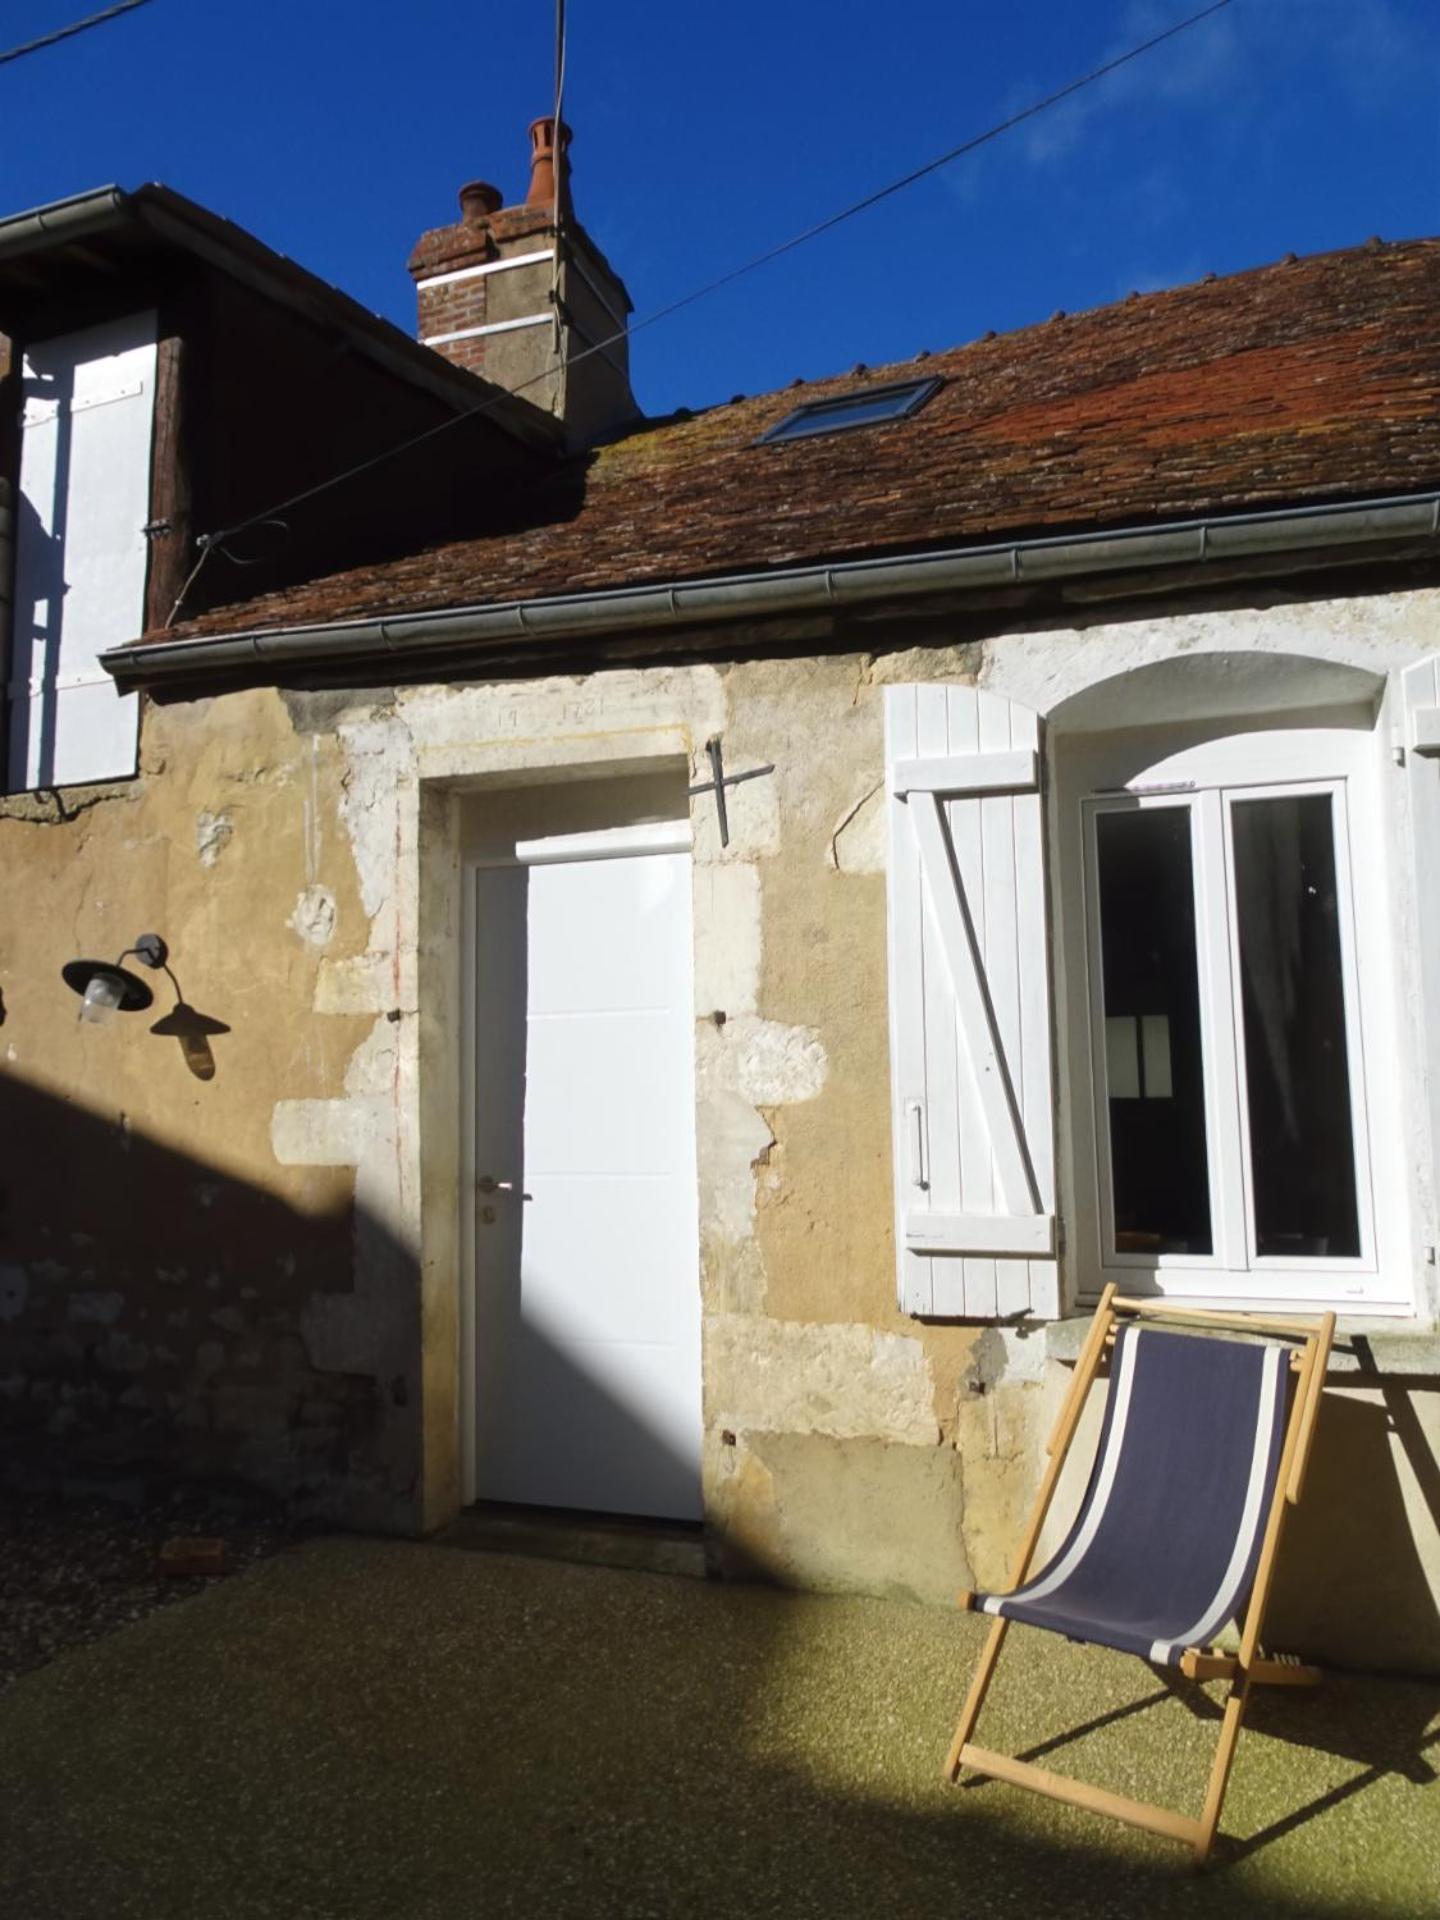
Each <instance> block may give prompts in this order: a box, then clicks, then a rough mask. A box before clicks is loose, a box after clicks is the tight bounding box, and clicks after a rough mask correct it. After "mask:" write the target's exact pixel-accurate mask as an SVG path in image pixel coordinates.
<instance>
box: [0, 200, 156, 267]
mask: <svg viewBox="0 0 1440 1920" xmlns="http://www.w3.org/2000/svg"><path fill="white" fill-rule="evenodd" d="M127 197H128V196H127V195H126V194H124V193H123V192H122V191H121V190H120V188H119V187H95V188H93V189H92V190H91V191H90V192H89V193H77V194H73V195H72V196H71V198H70V199H68V200H54V201H52V202H51V203H50V205H49V206H47V207H35V208H32V209H31V211H30V212H29V213H12V214H7V215H6V217H5V218H4V219H0V260H7V259H10V258H11V257H12V256H13V255H15V254H19V253H28V252H29V251H30V249H31V248H32V247H33V246H34V245H35V242H36V241H37V240H53V241H55V242H56V243H57V244H58V243H60V242H61V241H65V240H82V239H84V237H85V235H86V234H87V233H98V232H100V231H101V230H102V229H103V228H105V227H108V226H110V225H111V223H112V222H113V221H114V219H115V216H116V215H117V214H118V213H119V212H120V211H121V210H122V209H123V207H124V205H125V202H126V199H127Z"/></svg>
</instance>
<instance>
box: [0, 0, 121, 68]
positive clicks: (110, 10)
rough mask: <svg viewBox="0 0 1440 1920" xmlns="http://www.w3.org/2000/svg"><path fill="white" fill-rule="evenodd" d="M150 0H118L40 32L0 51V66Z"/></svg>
mask: <svg viewBox="0 0 1440 1920" xmlns="http://www.w3.org/2000/svg"><path fill="white" fill-rule="evenodd" d="M149 4H150V0H120V4H119V5H118V6H115V7H106V9H105V11H104V12H103V13H92V14H91V15H90V16H89V18H88V19H85V20H72V21H71V23H70V25H69V26H68V27H57V28H56V29H55V31H54V33H42V34H41V36H40V38H39V39H38V40H27V41H26V42H25V44H24V46H23V47H11V48H10V50H9V52H8V53H0V67H3V66H6V65H7V64H8V63H9V62H10V61H11V60H20V59H23V58H24V56H25V55H26V54H27V53H39V52H41V50H42V49H43V48H45V47H53V46H56V45H57V44H58V43H59V42H60V41H61V40H73V39H74V37H75V35H76V34H77V33H85V32H86V31H87V30H88V29H89V28H91V27H103V26H104V24H105V22H106V21H107V20H118V19H119V17H120V15H121V14H122V13H134V11H135V9H136V8H137V7H147V6H149Z"/></svg>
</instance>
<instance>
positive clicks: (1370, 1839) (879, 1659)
mask: <svg viewBox="0 0 1440 1920" xmlns="http://www.w3.org/2000/svg"><path fill="white" fill-rule="evenodd" d="M981 1631H983V1629H982V1628H981V1627H980V1626H979V1624H978V1623H977V1622H975V1621H974V1620H972V1619H969V1618H966V1617H962V1616H958V1615H950V1614H948V1613H946V1612H943V1611H937V1610H930V1609H923V1608H918V1607H906V1606H902V1605H895V1604H891V1603H886V1602H882V1601H876V1600H865V1599H848V1598H843V1599H835V1598H821V1597H814V1596H797V1595H787V1594H781V1593H776V1592H774V1591H771V1590H766V1589H763V1588H757V1587H738V1586H734V1587H727V1586H713V1585H706V1584H704V1583H702V1582H699V1581H694V1580H684V1579H673V1578H665V1577H663V1576H653V1575H644V1574H636V1573H621V1572H614V1571H611V1570H605V1569H597V1568H589V1567H575V1566H566V1565H561V1564H555V1563H548V1562H536V1561H526V1560H521V1559H516V1558H511V1557H490V1556H485V1555H479V1554H472V1553H457V1552H450V1551H447V1550H445V1549H443V1548H440V1547H434V1546H422V1545H413V1544H406V1543H400V1542H380V1541H362V1540H354V1539H349V1540H342V1539H333V1540H328V1541H323V1542H317V1543H313V1544H311V1545H309V1546H307V1547H305V1548H303V1549H301V1550H299V1551H297V1552H292V1553H289V1554H286V1555H283V1556H281V1557H280V1558H278V1559H276V1560H272V1561H270V1562H268V1563H266V1564H265V1565H263V1566H261V1567H259V1568H257V1569H255V1570H254V1571H252V1572H251V1573H249V1574H247V1575H245V1576H244V1577H243V1578H241V1579H237V1580H235V1581H233V1582H231V1583H229V1584H228V1585H226V1586H224V1587H220V1588H217V1589H215V1590H214V1591H212V1592H210V1593H208V1594H206V1595H205V1596H204V1597H203V1598H201V1599H199V1600H198V1601H196V1602H195V1604H193V1605H191V1606H186V1607H182V1608H176V1609H173V1610H170V1611H168V1612H166V1613H164V1614H156V1615H153V1616H152V1617H150V1618H149V1619H147V1620H144V1621H142V1622H140V1623H139V1624H137V1625H136V1626H134V1627H132V1628H130V1629H128V1630H126V1631H125V1632H123V1633H120V1634H116V1635H114V1636H112V1637H111V1638H110V1639H108V1640H106V1641H104V1642H103V1643H101V1644H100V1645H97V1646H94V1647H90V1648H87V1649H84V1650H82V1651H79V1652H76V1653H73V1654H71V1655H68V1656H67V1657H65V1658H63V1659H61V1660H60V1661H58V1662H57V1663H56V1664H55V1665H53V1666H52V1667H50V1668H48V1669H46V1670H45V1671H44V1672H41V1673H37V1674H33V1675H31V1676H29V1677H28V1678H26V1679H24V1680H22V1681H21V1682H20V1683H18V1684H17V1685H16V1686H15V1687H13V1688H12V1689H11V1691H10V1693H9V1695H8V1696H7V1697H6V1699H5V1700H4V1701H3V1703H0V1810H3V1811H0V1826H3V1828H4V1833H3V1838H0V1911H3V1912H4V1914H5V1915H6V1916H7V1920H41V1917H42V1916H44V1920H51V1917H52V1916H55V1915H60V1914H63V1915H65V1916H66V1920H87V1917H88V1916H92V1915H94V1916H100V1915H104V1916H105V1917H106V1920H114V1917H117V1916H123V1915H145V1916H147V1917H148V1916H153V1915H160V1914H163V1915H166V1916H175V1920H183V1917H184V1916H188V1915H191V1914H195V1915H198V1914H201V1913H203V1914H205V1915H207V1916H208V1915H212V1914H217V1913H218V1914H223V1915H225V1916H226V1920H252V1916H254V1917H257V1920H258V1916H262V1915H263V1916H276V1915H283V1916H286V1920H300V1917H301V1916H341V1915H343V1916H346V1920H364V1917H365V1916H367V1915H371V1914H374V1915H380V1914H385V1915H387V1916H407V1917H408V1916H416V1917H417V1920H421V1917H423V1920H430V1916H435V1920H439V1917H440V1916H445V1920H452V1917H453V1916H464V1915H471V1914H475V1915H480V1914H483V1915H487V1916H488V1915H492V1914H515V1915H526V1916H531V1915H534V1916H541V1915H543V1916H547V1920H548V1917H549V1916H565V1915H572V1914H573V1915H579V1914H585V1915H590V1916H596V1915H601V1916H603V1915H612V1914H613V1915H624V1916H626V1917H627V1920H629V1917H630V1916H635V1917H636V1920H640V1917H642V1916H650V1915H656V1916H660V1915H664V1916H669V1915H677V1916H678V1915H682V1914H683V1915H692V1914H693V1915H705V1916H707V1917H708V1920H723V1917H725V1916H731V1915H735V1916H739V1915H742V1914H743V1915H747V1916H752V1915H753V1916H760V1915H783V1916H806V1915H811V1914H814V1915H817V1916H818V1915H825V1916H826V1917H827V1920H834V1917H835V1916H837V1915H851V1914H854V1915H866V1916H870V1915H888V1914H892V1913H902V1912H912V1911H913V1912H917V1913H922V1912H923V1913H932V1914H947V1913H966V1914H975V1915H1004V1914H1011V1913H1013V1914H1016V1915H1025V1916H1026V1920H1036V1917H1037V1916H1045V1915H1052V1914H1053V1915H1059V1914H1067V1915H1068V1914H1075V1913H1082V1912H1084V1913H1103V1914H1106V1915H1131V1914H1134V1915H1137V1916H1138V1915H1144V1916H1147V1917H1148V1916H1157V1915H1159V1916H1163V1915H1169V1914H1185V1915H1189V1914H1220V1913H1224V1914H1233V1913H1234V1912H1236V1911H1237V1910H1238V1909H1242V1908H1243V1910H1244V1911H1245V1912H1247V1913H1253V1914H1263V1915H1275V1916H1287V1917H1288V1916H1295V1920H1299V1916H1301V1915H1305V1916H1334V1915H1361V1914H1364V1915H1386V1916H1389V1915H1396V1916H1401V1915H1404V1916H1409V1915H1414V1916H1417V1920H1418V1916H1420V1915H1422V1914H1423V1915H1427V1916H1429V1915H1431V1914H1433V1912H1434V1889H1435V1886H1436V1884H1437V1882H1440V1786H1437V1785H1436V1784H1435V1783H1434V1782H1433V1779H1432V1778H1431V1777H1430V1776H1429V1768H1428V1766H1427V1765H1426V1764H1425V1759H1426V1753H1427V1749H1428V1754H1429V1757H1431V1758H1436V1757H1440V1693H1437V1691H1436V1690H1435V1689H1433V1688H1422V1687H1416V1686H1411V1685H1407V1684H1405V1683H1402V1682H1396V1681H1373V1680H1367V1681H1358V1680H1339V1681H1336V1682H1333V1683H1332V1684H1331V1685H1330V1686H1328V1687H1327V1688H1326V1690H1325V1691H1324V1693H1322V1694H1321V1695H1319V1696H1309V1697H1307V1698H1306V1699H1304V1700H1303V1701H1301V1700H1299V1699H1297V1698H1291V1699H1287V1700H1283V1701H1282V1700H1280V1699H1278V1697H1277V1698H1276V1699H1275V1700H1273V1701H1268V1702H1266V1703H1265V1704H1264V1705H1263V1706H1262V1707H1261V1709H1260V1710H1259V1711H1258V1712H1257V1714H1256V1724H1255V1730H1254V1731H1253V1732H1251V1733H1247V1734H1246V1735H1245V1737H1244V1738H1243V1740H1242V1742H1241V1748H1240V1758H1239V1762H1238V1765H1237V1769H1236V1775H1235V1782H1234V1786H1233V1788H1232V1791H1231V1796H1230V1800H1229V1802H1228V1805H1227V1809H1226V1819H1225V1829H1226V1832H1227V1834H1228V1836H1230V1837H1229V1838H1228V1840H1227V1841H1226V1843H1225V1844H1224V1845H1223V1846H1222V1849H1221V1851H1220V1854H1219V1857H1218V1859H1217V1861H1216V1864H1215V1865H1214V1867H1213V1868H1212V1869H1211V1871H1210V1872H1209V1873H1207V1874H1205V1875H1203V1876H1196V1875H1194V1874H1192V1873H1191V1872H1190V1871H1189V1869H1188V1867H1187V1866H1186V1865H1185V1863H1184V1860H1183V1858H1182V1857H1181V1856H1180V1855H1179V1852H1178V1850H1177V1849H1172V1848H1169V1847H1167V1846H1165V1845H1164V1844H1163V1843H1162V1842H1159V1841H1157V1840H1154V1839H1152V1838H1151V1837H1149V1836H1147V1835H1143V1834H1137V1833H1131V1832H1129V1831H1128V1830H1125V1829H1122V1828H1118V1827H1113V1826H1110V1825H1108V1824H1106V1825H1101V1824H1099V1823H1097V1822H1094V1821H1092V1820H1090V1819H1088V1818H1087V1817H1086V1816H1084V1815H1082V1814H1079V1813H1076V1812H1073V1811H1072V1810H1070V1809H1067V1808H1063V1807H1058V1806H1055V1805H1054V1804H1052V1803H1050V1802H1045V1801H1040V1800H1037V1799H1035V1798H1034V1797H1033V1796H1030V1795H1022V1794H1019V1793H1016V1792H1014V1791H1013V1790H1011V1789H1008V1788H1005V1787H1002V1786H998V1785H996V1784H994V1783H983V1784H977V1785H975V1786H973V1787H970V1788H968V1789H962V1790H960V1791H956V1790H954V1789H949V1788H945V1787H943V1786H942V1785H941V1784H940V1780H939V1768H940V1760H941V1757H942V1755H943V1753H944V1749H945V1745H946V1742H947V1739H948V1735H949V1732H950V1726H951V1721H952V1717H953V1715H954V1712H955V1710H956V1706H957V1704H958V1700H959V1698H960V1695H961V1693H962V1692H963V1688H964V1684H965V1680H966V1678H967V1676H968V1671H969V1667H970V1664H971V1661H972V1659H973V1656H974V1653H975V1651H976V1648H977V1646H978V1639H979V1635H980V1633H981ZM1012 1642H1013V1643H1014V1657H1013V1658H1011V1659H1010V1660H1008V1661H1007V1662H1004V1663H1002V1666H1001V1670H1000V1678H999V1680H998V1681H997V1684H996V1688H995V1692H994V1696H993V1699H994V1705H993V1707H992V1708H991V1709H989V1710H987V1716H986V1722H985V1737H986V1738H987V1740H989V1741H990V1742H992V1743H993V1744H996V1745H1008V1746H1010V1747H1011V1750H1012V1751H1014V1750H1024V1749H1029V1750H1035V1749H1037V1748H1039V1747H1042V1746H1046V1745H1048V1747H1049V1751H1051V1752H1052V1753H1054V1755H1055V1758H1054V1759H1053V1760H1052V1761H1050V1762H1048V1764H1052V1765H1054V1766H1057V1767H1061V1768H1063V1769H1065V1770H1067V1771H1071V1770H1073V1771H1075V1772H1080V1773H1084V1774H1085V1775H1086V1776H1087V1777H1092V1778H1095V1779H1099V1780H1102V1781H1103V1782H1104V1783H1105V1784H1108V1785H1110V1786H1113V1787H1115V1788H1117V1789H1118V1790H1120V1791H1122V1792H1129V1793H1143V1794H1145V1795H1146V1796H1153V1797H1156V1798H1160V1799H1163V1800H1168V1801H1170V1802H1171V1803H1172V1804H1177V1805H1190V1804H1198V1801H1197V1798H1196V1796H1197V1794H1198V1791H1199V1788H1200V1784H1201V1782H1202V1781H1203V1777H1204V1772H1205V1767H1206V1764H1207V1760H1208V1756H1209V1752H1210V1750H1211V1747H1212V1744H1213V1736H1214V1724H1213V1719H1212V1717H1211V1709H1210V1704H1209V1703H1208V1701H1207V1700H1206V1697H1205V1696H1203V1695H1200V1694H1198V1693H1196V1692H1194V1691H1193V1690H1175V1689H1171V1688H1166V1687H1162V1686H1160V1685H1159V1683H1158V1682H1157V1680H1156V1678H1155V1676H1154V1675H1153V1674H1151V1673H1149V1672H1147V1670H1146V1669H1145V1668H1144V1667H1142V1666H1141V1665H1139V1663H1137V1662H1135V1661H1132V1660H1127V1659H1125V1658H1124V1657H1123V1656H1120V1655H1109V1654H1104V1653H1099V1652H1096V1651H1095V1650H1093V1649H1085V1650H1081V1649H1076V1648H1072V1647H1069V1646H1067V1645H1065V1644H1064V1643H1062V1642H1059V1641H1057V1640H1054V1639H1053V1638H1052V1637H1051V1636H1048V1635H1047V1636H1032V1637H1030V1638H1029V1639H1028V1640H1027V1639H1025V1638H1024V1637H1023V1636H1022V1634H1021V1633H1018V1632H1017V1634H1015V1635H1012ZM1075 1727H1080V1728H1084V1729H1086V1730H1085V1731H1083V1732H1082V1733H1081V1735H1080V1737H1079V1738H1077V1739H1074V1740H1070V1741H1065V1742H1064V1744H1063V1747H1062V1746H1060V1745H1057V1744H1056V1742H1057V1739H1058V1738H1059V1736H1061V1734H1062V1732H1063V1730H1064V1729H1066V1728H1075Z"/></svg>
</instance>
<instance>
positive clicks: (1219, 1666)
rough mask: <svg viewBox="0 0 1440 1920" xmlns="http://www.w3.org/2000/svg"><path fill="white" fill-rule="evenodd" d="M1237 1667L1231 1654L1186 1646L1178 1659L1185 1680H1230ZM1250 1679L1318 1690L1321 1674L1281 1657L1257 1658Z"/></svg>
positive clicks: (1259, 1683) (1260, 1684)
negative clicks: (1206, 1651)
mask: <svg viewBox="0 0 1440 1920" xmlns="http://www.w3.org/2000/svg"><path fill="white" fill-rule="evenodd" d="M1239 1666H1240V1662H1239V1660H1238V1659H1237V1658H1236V1656H1235V1655H1234V1654H1233V1653H1201V1652H1200V1650H1199V1649H1198V1648H1197V1647H1187V1648H1186V1649H1185V1651H1184V1653H1182V1654H1181V1656H1180V1671H1181V1672H1182V1673H1183V1674H1184V1676H1185V1678H1186V1679H1187V1680H1199V1681H1205V1680H1233V1679H1234V1677H1235V1674H1236V1672H1237V1671H1238V1669H1239ZM1250 1678H1251V1680H1252V1681H1253V1682H1254V1684H1255V1685H1256V1686H1257V1687H1318V1686H1319V1685H1320V1682H1321V1680H1322V1679H1323V1678H1324V1675H1323V1674H1322V1673H1321V1671H1320V1669H1319V1667H1310V1666H1306V1664H1305V1663H1304V1661H1303V1660H1296V1659H1292V1658H1287V1657H1286V1656H1285V1655H1283V1654H1282V1655H1272V1656H1271V1657H1270V1658H1269V1659H1266V1658H1264V1657H1263V1656H1261V1657H1260V1658H1257V1659H1256V1660H1255V1662H1254V1664H1253V1665H1252V1666H1251V1668H1250Z"/></svg>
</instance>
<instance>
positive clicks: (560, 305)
mask: <svg viewBox="0 0 1440 1920" xmlns="http://www.w3.org/2000/svg"><path fill="white" fill-rule="evenodd" d="M564 106H565V0H555V132H554V135H553V136H552V138H553V142H554V151H555V158H554V167H555V249H554V258H553V259H552V261H551V263H550V305H551V307H552V309H553V311H554V314H555V358H556V361H557V362H558V371H557V375H556V381H557V386H558V389H559V400H560V417H561V419H562V420H563V419H564V417H565V406H566V400H567V396H568V393H569V386H570V365H569V359H568V356H567V355H566V352H565V302H564V297H563V296H564V265H565V215H566V213H567V211H568V208H567V207H566V205H565V138H564V133H565V122H564V120H563V119H562V118H561V115H562V113H563V111H564Z"/></svg>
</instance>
